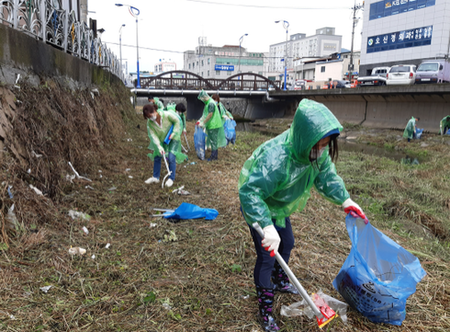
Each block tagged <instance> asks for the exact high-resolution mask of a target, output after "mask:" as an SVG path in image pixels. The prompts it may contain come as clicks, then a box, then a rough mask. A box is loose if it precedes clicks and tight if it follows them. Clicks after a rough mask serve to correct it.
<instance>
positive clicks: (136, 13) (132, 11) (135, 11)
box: [116, 3, 141, 89]
mask: <svg viewBox="0 0 450 332" xmlns="http://www.w3.org/2000/svg"><path fill="white" fill-rule="evenodd" d="M116 6H117V7H122V6H127V7H128V11H129V12H130V14H131V16H133V17H134V18H135V19H136V54H137V84H136V88H138V89H140V88H141V79H140V75H139V37H138V36H139V35H138V16H139V14H140V13H141V12H140V10H139V9H137V8H136V7H133V6H130V5H125V4H121V3H116Z"/></svg>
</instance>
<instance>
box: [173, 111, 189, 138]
mask: <svg viewBox="0 0 450 332" xmlns="http://www.w3.org/2000/svg"><path fill="white" fill-rule="evenodd" d="M175 111H176V112H177V114H178V116H179V117H180V118H181V121H182V122H183V134H184V135H186V133H187V130H186V114H185V113H186V106H184V104H183V103H178V104H177V105H176V106H175Z"/></svg>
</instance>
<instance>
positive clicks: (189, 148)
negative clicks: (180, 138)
mask: <svg viewBox="0 0 450 332" xmlns="http://www.w3.org/2000/svg"><path fill="white" fill-rule="evenodd" d="M184 138H185V139H186V144H187V147H188V150H191V147H190V146H189V142H188V140H187V137H186V133H184Z"/></svg>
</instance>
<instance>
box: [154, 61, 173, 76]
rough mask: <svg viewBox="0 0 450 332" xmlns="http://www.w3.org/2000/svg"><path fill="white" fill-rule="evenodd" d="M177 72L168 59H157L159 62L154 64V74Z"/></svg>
mask: <svg viewBox="0 0 450 332" xmlns="http://www.w3.org/2000/svg"><path fill="white" fill-rule="evenodd" d="M171 70H177V64H176V63H175V62H173V61H171V60H170V59H169V61H166V60H165V59H159V61H158V62H157V63H156V64H155V70H154V74H155V75H159V74H161V73H164V72H166V71H171Z"/></svg>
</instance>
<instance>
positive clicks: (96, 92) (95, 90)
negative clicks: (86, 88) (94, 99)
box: [91, 89, 100, 96]
mask: <svg viewBox="0 0 450 332" xmlns="http://www.w3.org/2000/svg"><path fill="white" fill-rule="evenodd" d="M91 91H92V92H93V93H95V94H96V95H97V96H98V95H100V92H98V89H92V90H91Z"/></svg>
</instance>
